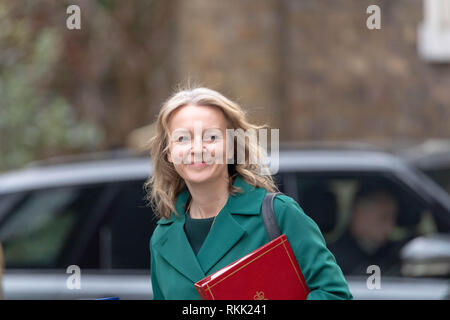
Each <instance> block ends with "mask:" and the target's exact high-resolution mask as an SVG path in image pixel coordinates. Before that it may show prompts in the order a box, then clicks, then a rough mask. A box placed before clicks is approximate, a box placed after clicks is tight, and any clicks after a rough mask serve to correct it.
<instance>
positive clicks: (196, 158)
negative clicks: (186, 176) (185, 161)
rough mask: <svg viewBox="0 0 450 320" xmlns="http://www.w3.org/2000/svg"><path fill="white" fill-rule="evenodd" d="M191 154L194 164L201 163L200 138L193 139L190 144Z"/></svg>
mask: <svg viewBox="0 0 450 320" xmlns="http://www.w3.org/2000/svg"><path fill="white" fill-rule="evenodd" d="M192 153H193V154H194V162H202V156H203V141H202V138H201V137H195V138H194V143H193V144H192Z"/></svg>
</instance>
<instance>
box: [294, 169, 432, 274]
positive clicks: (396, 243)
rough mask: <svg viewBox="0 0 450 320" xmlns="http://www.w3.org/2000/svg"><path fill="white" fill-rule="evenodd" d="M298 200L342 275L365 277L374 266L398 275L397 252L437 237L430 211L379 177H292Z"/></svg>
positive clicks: (395, 184)
mask: <svg viewBox="0 0 450 320" xmlns="http://www.w3.org/2000/svg"><path fill="white" fill-rule="evenodd" d="M295 176H296V180H297V191H296V192H297V194H296V196H297V199H298V202H299V204H300V206H301V207H302V209H303V210H304V211H305V213H306V214H307V215H309V216H310V217H311V218H312V219H313V220H314V221H315V222H316V223H317V225H318V226H319V228H320V230H321V231H322V234H323V235H324V238H325V240H326V242H327V246H328V248H329V249H330V250H331V252H332V253H333V254H334V256H335V258H336V260H337V262H338V264H339V266H340V267H341V269H342V270H343V272H344V274H351V275H366V274H367V273H366V270H367V267H368V266H369V265H378V266H379V267H380V268H381V270H382V272H383V273H384V274H385V275H396V276H399V275H400V261H399V257H398V254H399V251H400V248H401V247H402V246H403V245H404V244H405V243H406V242H407V241H409V240H410V239H412V238H414V237H416V236H418V235H422V234H429V233H434V232H436V224H435V221H434V218H433V216H432V215H431V212H430V210H429V208H427V207H425V206H424V204H423V203H422V202H421V201H419V200H418V197H417V196H415V195H414V193H412V192H410V191H407V189H405V188H404V186H402V185H401V184H399V183H398V182H397V181H395V179H390V178H389V177H388V176H383V175H370V174H368V175H355V174H349V175H345V174H336V175H333V174H329V175H327V174H323V173H322V174H320V175H314V174H301V173H296V174H295Z"/></svg>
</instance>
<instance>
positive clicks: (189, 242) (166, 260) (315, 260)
mask: <svg viewBox="0 0 450 320" xmlns="http://www.w3.org/2000/svg"><path fill="white" fill-rule="evenodd" d="M260 128H261V127H258V126H255V125H252V124H250V123H249V122H247V120H246V117H245V113H244V112H243V110H242V109H241V108H240V107H239V106H238V105H237V104H236V103H234V102H232V101H230V100H229V99H227V98H226V97H224V96H223V95H221V94H220V93H218V92H216V91H213V90H210V89H207V88H195V89H191V90H182V91H180V92H178V93H176V94H174V95H173V96H172V97H171V98H170V99H168V100H167V101H166V103H165V104H164V105H163V107H162V109H161V111H160V113H159V116H158V119H157V127H156V135H155V137H154V138H153V140H152V141H151V157H152V161H153V168H154V173H153V176H152V178H151V179H150V180H149V181H148V182H147V183H146V187H147V188H148V189H149V199H150V201H151V204H152V207H153V209H154V212H155V213H156V214H157V216H158V217H159V218H160V219H159V221H158V223H157V224H158V226H157V227H156V229H155V231H154V233H153V235H152V238H151V240H150V251H151V279H152V287H153V294H154V299H199V296H198V294H197V291H196V289H195V287H194V283H195V282H197V281H199V280H201V279H202V278H204V277H205V276H207V275H209V274H211V273H214V272H215V271H217V270H219V269H221V268H223V267H225V266H227V265H228V264H230V263H232V262H234V261H236V260H237V259H239V258H241V257H243V256H244V255H246V254H248V253H250V252H251V251H253V250H255V249H257V248H258V247H260V246H262V245H264V244H265V243H267V242H268V236H267V233H266V229H265V226H264V222H263V218H262V215H261V204H262V200H263V198H264V196H265V194H266V193H267V192H274V191H276V190H277V188H276V186H275V183H274V181H273V179H272V177H271V176H270V175H265V174H264V170H262V169H264V168H263V166H264V164H263V163H264V162H263V161H261V160H263V159H262V158H261V157H262V155H263V152H262V151H263V150H261V148H259V147H258V145H257V144H255V141H254V140H252V139H247V140H248V141H245V139H244V140H240V139H236V138H235V136H233V135H231V136H230V135H229V134H228V133H229V132H230V130H228V132H227V129H235V130H236V129H242V130H243V131H244V132H246V131H250V130H256V129H260ZM231 132H233V131H231ZM227 134H228V135H227ZM243 141H244V142H243ZM240 147H242V148H244V149H245V156H246V157H245V160H244V161H242V158H241V159H240V160H241V161H238V160H239V159H238V158H239V157H238V153H239V152H238V150H239V148H240ZM230 150H232V152H231V151H230ZM252 152H253V153H252ZM250 154H253V156H255V155H256V158H257V160H259V161H256V162H251V161H249V158H251V157H250V156H249V155H250ZM274 214H275V216H276V220H277V222H278V224H279V227H280V231H281V233H283V234H285V235H286V236H287V238H288V240H289V242H290V244H291V247H292V250H293V251H294V254H295V256H296V258H297V261H298V263H299V266H300V269H301V270H302V272H303V275H304V277H305V280H306V283H307V285H308V287H309V289H310V294H309V295H308V299H351V298H352V295H351V294H350V292H349V289H348V286H347V283H346V281H345V279H344V276H343V274H342V272H341V270H340V268H339V267H338V265H337V264H336V261H335V259H334V257H333V255H332V254H331V253H330V252H329V251H328V250H327V248H326V245H325V242H324V239H323V237H322V234H321V233H320V231H319V228H318V227H317V225H316V224H315V223H314V222H313V221H312V220H311V219H310V218H309V217H308V216H307V215H306V214H305V213H304V212H303V211H302V209H301V208H300V206H299V205H298V204H297V203H296V202H295V200H293V199H292V198H291V197H288V196H286V195H279V196H277V197H276V198H275V200H274Z"/></svg>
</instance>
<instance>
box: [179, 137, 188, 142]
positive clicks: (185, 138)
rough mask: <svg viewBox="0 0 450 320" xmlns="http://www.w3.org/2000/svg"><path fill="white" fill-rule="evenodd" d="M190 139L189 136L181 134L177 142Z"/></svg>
mask: <svg viewBox="0 0 450 320" xmlns="http://www.w3.org/2000/svg"><path fill="white" fill-rule="evenodd" d="M186 141H188V137H187V136H179V137H178V138H177V142H186Z"/></svg>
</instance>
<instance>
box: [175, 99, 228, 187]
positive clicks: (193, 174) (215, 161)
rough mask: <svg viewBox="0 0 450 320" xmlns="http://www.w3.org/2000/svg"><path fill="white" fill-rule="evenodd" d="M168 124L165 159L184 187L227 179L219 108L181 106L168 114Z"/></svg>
mask: <svg viewBox="0 0 450 320" xmlns="http://www.w3.org/2000/svg"><path fill="white" fill-rule="evenodd" d="M168 124H169V131H170V132H169V137H170V142H169V153H168V160H169V162H172V163H173V165H174V167H175V170H176V171H177V173H178V174H179V175H180V177H181V178H183V179H184V181H185V182H186V183H187V184H197V183H204V182H207V181H211V180H214V179H219V178H226V177H228V167H227V163H226V158H225V154H226V152H225V150H226V129H227V121H226V118H225V115H224V113H223V112H222V111H221V110H220V109H219V108H218V107H214V106H196V105H186V106H183V107H180V108H178V109H176V110H174V111H173V112H172V113H171V115H170V117H169V122H168Z"/></svg>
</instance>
